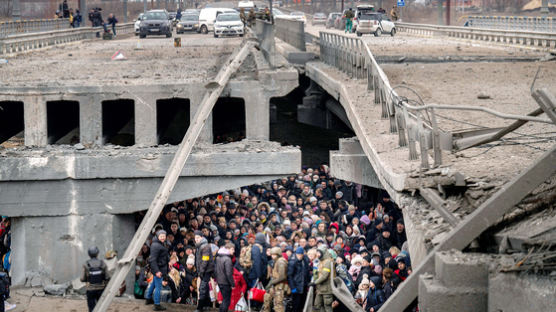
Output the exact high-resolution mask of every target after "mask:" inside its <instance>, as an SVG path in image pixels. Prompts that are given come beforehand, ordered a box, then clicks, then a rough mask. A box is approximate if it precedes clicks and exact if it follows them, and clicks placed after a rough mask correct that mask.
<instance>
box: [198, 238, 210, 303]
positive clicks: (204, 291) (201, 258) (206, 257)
mask: <svg viewBox="0 0 556 312" xmlns="http://www.w3.org/2000/svg"><path fill="white" fill-rule="evenodd" d="M195 246H196V247H197V250H196V252H195V266H196V267H197V272H198V274H199V278H200V283H199V300H198V302H197V310H196V311H197V312H201V311H203V308H205V307H209V306H210V293H209V292H210V289H209V282H210V279H211V277H212V276H213V274H214V256H213V255H212V250H211V247H210V245H209V243H208V241H207V239H206V238H205V237H204V236H203V233H202V232H201V231H195Z"/></svg>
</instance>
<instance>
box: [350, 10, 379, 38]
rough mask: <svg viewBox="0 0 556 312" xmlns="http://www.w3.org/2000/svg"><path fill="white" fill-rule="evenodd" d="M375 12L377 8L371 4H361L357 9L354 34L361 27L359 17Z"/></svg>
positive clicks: (354, 19)
mask: <svg viewBox="0 0 556 312" xmlns="http://www.w3.org/2000/svg"><path fill="white" fill-rule="evenodd" d="M372 13H376V12H375V6H374V5H371V4H360V5H358V6H357V7H356V8H355V17H354V18H353V26H352V28H353V32H356V31H357V27H358V26H359V17H360V16H361V15H362V14H372Z"/></svg>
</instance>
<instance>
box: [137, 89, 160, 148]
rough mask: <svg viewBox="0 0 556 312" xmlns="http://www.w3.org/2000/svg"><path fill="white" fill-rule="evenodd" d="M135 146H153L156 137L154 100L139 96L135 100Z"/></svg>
mask: <svg viewBox="0 0 556 312" xmlns="http://www.w3.org/2000/svg"><path fill="white" fill-rule="evenodd" d="M135 144H138V145H146V146H153V145H157V144H158V138H157V137H156V99H155V98H153V97H149V96H141V97H140V98H136V99H135Z"/></svg>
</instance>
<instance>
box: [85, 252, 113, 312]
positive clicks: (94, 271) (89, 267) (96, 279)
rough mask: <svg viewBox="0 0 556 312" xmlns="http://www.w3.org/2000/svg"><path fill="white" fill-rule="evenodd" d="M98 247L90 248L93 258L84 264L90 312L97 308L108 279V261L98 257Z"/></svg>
mask: <svg viewBox="0 0 556 312" xmlns="http://www.w3.org/2000/svg"><path fill="white" fill-rule="evenodd" d="M98 252H99V251H98V248H97V247H96V246H94V247H91V248H89V251H88V253H89V257H91V259H89V260H87V262H85V265H83V275H81V281H82V282H84V283H87V306H88V307H89V312H92V311H93V310H94V309H95V306H96V304H97V302H98V300H99V299H100V296H101V295H102V292H103V291H104V287H106V282H107V281H108V279H109V278H108V272H107V269H106V263H104V261H103V260H100V259H97V256H98Z"/></svg>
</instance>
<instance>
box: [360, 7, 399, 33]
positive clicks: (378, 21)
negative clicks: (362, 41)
mask: <svg viewBox="0 0 556 312" xmlns="http://www.w3.org/2000/svg"><path fill="white" fill-rule="evenodd" d="M356 32H357V36H362V35H363V34H374V35H375V37H379V36H381V35H382V33H389V34H390V35H391V36H394V35H395V34H396V25H395V24H394V22H392V21H391V20H390V19H389V18H388V16H386V15H385V14H382V13H373V14H361V15H360V17H359V27H357V31H356Z"/></svg>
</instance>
